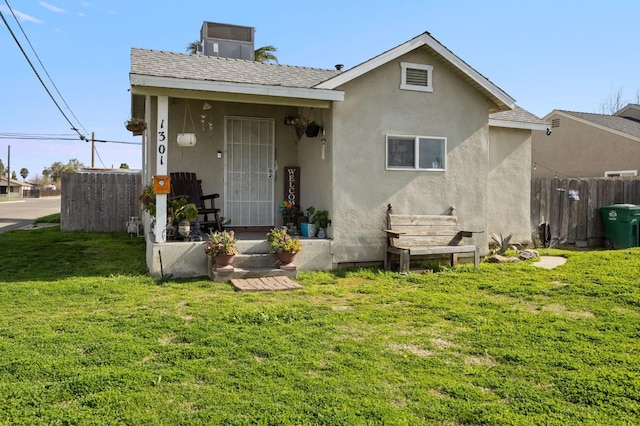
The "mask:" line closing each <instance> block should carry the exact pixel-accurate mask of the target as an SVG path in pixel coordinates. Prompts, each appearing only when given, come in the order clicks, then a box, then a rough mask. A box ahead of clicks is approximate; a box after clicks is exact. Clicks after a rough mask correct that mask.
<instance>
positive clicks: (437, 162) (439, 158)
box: [418, 138, 444, 169]
mask: <svg viewBox="0 0 640 426" xmlns="http://www.w3.org/2000/svg"><path fill="white" fill-rule="evenodd" d="M418 152H419V153H420V162H419V165H418V168H420V169H444V162H443V160H444V143H443V140H442V139H433V138H418Z"/></svg>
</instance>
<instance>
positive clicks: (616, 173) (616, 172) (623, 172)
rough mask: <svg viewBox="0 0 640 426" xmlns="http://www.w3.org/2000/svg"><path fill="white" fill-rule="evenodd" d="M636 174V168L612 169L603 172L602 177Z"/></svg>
mask: <svg viewBox="0 0 640 426" xmlns="http://www.w3.org/2000/svg"><path fill="white" fill-rule="evenodd" d="M618 176H638V171H637V170H612V171H607V172H604V177H618Z"/></svg>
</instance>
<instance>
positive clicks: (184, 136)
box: [178, 133, 197, 148]
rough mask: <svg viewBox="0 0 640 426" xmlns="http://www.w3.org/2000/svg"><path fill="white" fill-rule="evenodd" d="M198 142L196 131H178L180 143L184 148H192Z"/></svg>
mask: <svg viewBox="0 0 640 426" xmlns="http://www.w3.org/2000/svg"><path fill="white" fill-rule="evenodd" d="M196 142H197V139H196V134H195V133H178V145H180V146H181V147H182V148H191V147H193V146H195V144H196Z"/></svg>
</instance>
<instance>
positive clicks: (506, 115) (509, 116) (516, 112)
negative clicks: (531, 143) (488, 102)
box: [489, 105, 549, 125]
mask: <svg viewBox="0 0 640 426" xmlns="http://www.w3.org/2000/svg"><path fill="white" fill-rule="evenodd" d="M489 118H490V119H493V120H504V121H516V122H519V123H530V124H543V125H549V123H547V122H546V121H544V120H543V119H541V118H538V117H536V116H535V115H533V114H531V113H530V112H529V111H527V110H526V109H524V108H521V107H519V106H518V105H516V106H515V108H514V109H512V110H511V111H502V112H496V113H493V114H490V115H489Z"/></svg>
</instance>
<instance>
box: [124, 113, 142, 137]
mask: <svg viewBox="0 0 640 426" xmlns="http://www.w3.org/2000/svg"><path fill="white" fill-rule="evenodd" d="M124 126H125V127H126V128H127V130H128V131H130V132H132V133H133V135H134V136H140V135H141V134H142V132H144V131H145V129H146V128H147V123H145V122H144V120H141V119H139V118H135V117H134V118H132V119H129V120H127V121H125V122H124Z"/></svg>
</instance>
